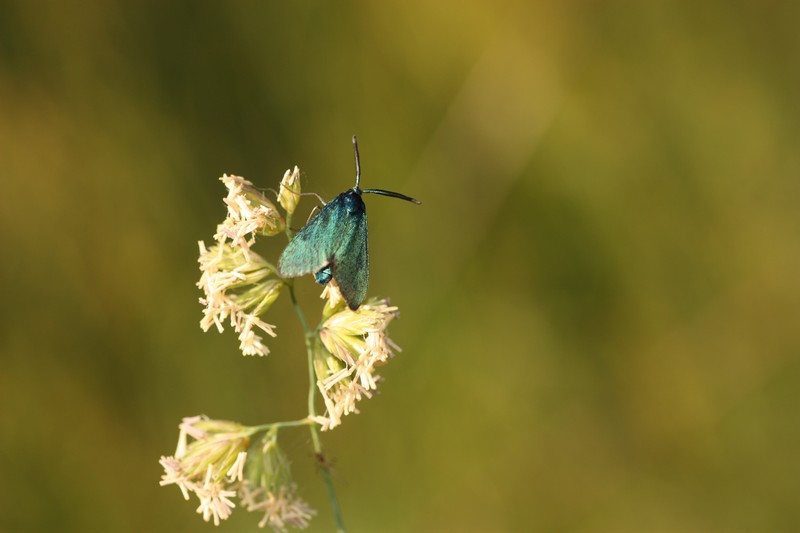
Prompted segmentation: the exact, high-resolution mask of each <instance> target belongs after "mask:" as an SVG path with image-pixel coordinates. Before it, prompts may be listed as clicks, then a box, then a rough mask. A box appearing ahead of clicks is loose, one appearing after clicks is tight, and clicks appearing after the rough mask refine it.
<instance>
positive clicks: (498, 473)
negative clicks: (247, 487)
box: [0, 0, 800, 532]
mask: <svg viewBox="0 0 800 533" xmlns="http://www.w3.org/2000/svg"><path fill="white" fill-rule="evenodd" d="M795 6H796V4H795V3H794V2H755V1H754V2H722V1H719V2H670V1H654V2H590V1H586V2H579V1H567V2H548V3H544V2H526V1H522V0H518V1H512V0H508V1H500V2H493V1H492V2H490V1H487V0H484V1H478V0H467V1H464V2H456V1H444V2H424V1H413V2H367V1H362V2H349V1H348V2H323V1H283V2H276V1H272V0H269V1H267V0H261V1H246V2H245V1H242V2H185V3H182V4H178V3H171V2H126V3H123V2H119V3H109V2H100V1H87V2H80V3H59V2H49V3H44V2H43V3H34V2H22V1H19V2H3V3H2V5H0V185H2V189H1V191H2V192H0V198H1V199H0V205H2V208H1V209H0V228H2V257H1V259H0V276H1V278H0V279H1V280H2V287H0V289H1V290H2V294H1V295H0V302H1V303H0V310H1V311H2V317H1V318H2V320H0V355H1V356H2V361H1V362H0V405H1V407H0V409H2V411H1V412H0V530H2V531H9V532H15V531H81V532H83V531H114V532H116V531H121V532H139V531H165V532H166V531H170V532H173V531H210V530H211V529H212V527H213V526H210V525H207V524H205V523H203V522H202V520H201V518H200V517H199V516H198V515H196V514H195V513H194V508H195V506H196V503H195V502H191V503H189V502H185V501H184V500H183V498H182V497H181V495H180V492H179V491H178V489H176V488H175V487H167V488H160V487H159V486H158V481H159V477H160V475H161V469H160V467H159V465H158V458H159V456H160V455H162V454H168V453H171V452H172V451H173V450H174V446H175V442H176V438H177V424H178V423H179V421H180V419H181V417H183V416H190V415H196V414H200V413H205V414H207V415H209V416H212V417H215V418H223V419H233V420H239V421H242V422H245V423H250V424H256V423H263V422H267V421H274V420H281V419H292V418H297V417H300V416H302V415H303V413H304V399H305V394H306V386H307V383H306V379H307V378H306V374H305V372H306V369H305V359H304V358H305V355H304V352H303V345H302V340H301V337H300V332H299V329H298V326H297V324H296V321H295V318H294V316H293V315H292V314H291V308H290V307H289V306H288V303H287V302H286V301H285V300H286V297H285V296H284V297H283V298H282V299H281V300H279V303H277V304H276V306H275V307H274V308H273V309H272V310H271V311H270V313H269V315H267V317H266V318H267V320H268V321H269V322H272V323H275V324H277V325H278V331H279V333H280V334H279V336H278V338H277V339H275V340H271V341H270V342H269V345H270V346H271V348H272V353H271V354H270V355H269V356H268V357H267V358H247V357H243V356H242V355H240V354H239V353H238V351H237V342H236V339H235V336H234V335H232V334H231V333H230V332H226V333H225V334H223V335H218V334H217V333H213V332H211V333H208V334H203V333H202V332H201V331H200V329H199V327H198V322H199V319H200V316H201V307H200V305H199V304H198V302H197V298H198V297H199V292H198V290H197V288H196V287H195V286H194V283H195V281H196V280H197V278H198V276H199V272H198V271H197V264H196V258H197V241H198V240H200V239H205V240H206V241H207V242H209V241H210V238H211V235H212V234H213V232H214V228H215V224H216V223H218V222H219V221H220V220H221V219H222V218H223V217H224V206H223V204H222V202H221V198H222V195H223V193H224V190H223V187H222V185H221V183H220V182H219V181H217V177H218V176H219V175H221V174H222V173H224V172H228V173H236V174H239V175H242V176H245V177H247V178H248V179H250V180H252V181H254V182H255V183H256V184H258V185H259V186H261V187H264V188H267V187H275V186H276V185H277V181H278V180H279V179H280V177H281V176H282V174H283V171H284V170H285V169H286V168H288V167H289V166H291V165H294V164H298V165H299V166H300V168H301V169H302V171H303V184H304V188H305V190H313V191H315V192H317V193H320V194H321V195H323V197H325V198H326V199H329V198H331V197H333V196H334V195H335V194H337V193H339V192H341V191H342V190H344V189H345V188H348V187H351V186H352V184H353V164H352V152H351V144H350V136H351V135H353V134H354V133H357V134H358V135H359V138H360V146H361V154H362V164H363V171H364V172H363V174H364V175H363V182H362V184H363V186H365V187H381V188H386V189H391V190H397V191H400V192H403V193H406V194H410V195H413V196H416V197H419V198H420V199H422V200H423V202H424V205H422V206H419V207H418V206H413V205H411V204H406V203H403V202H398V201H396V200H391V199H386V198H380V197H376V196H368V197H366V202H367V205H368V208H369V214H370V234H371V242H370V248H371V263H372V265H371V286H370V293H371V294H374V295H388V296H391V298H392V301H393V303H396V304H397V305H398V306H399V307H400V308H401V315H402V316H401V318H400V319H399V320H398V321H396V322H395V323H394V324H393V325H392V330H391V332H392V336H393V338H394V339H395V341H396V342H397V343H398V344H400V345H401V346H402V347H403V348H404V351H403V353H402V354H401V355H399V356H398V357H397V358H395V359H394V360H393V361H392V363H391V364H390V365H389V366H388V367H386V368H385V369H383V372H382V374H383V375H384V377H385V381H384V383H383V384H382V386H381V389H380V391H381V393H380V395H378V396H377V397H376V398H374V399H372V400H370V401H368V402H365V403H363V404H362V413H361V414H360V415H358V416H352V417H350V418H348V419H346V421H345V424H344V425H343V426H342V427H341V428H339V429H337V430H336V431H334V432H333V433H331V434H327V435H325V443H326V445H327V446H328V449H329V452H330V455H331V457H332V458H333V460H334V461H335V469H336V473H335V480H336V486H337V489H338V492H339V496H340V499H341V503H342V507H343V512H344V516H345V520H346V523H347V524H348V525H349V527H350V529H351V531H355V532H376V531H388V532H410V531H424V532H438V531H476V532H478V531H480V532H485V531H570V532H573V531H574V532H583V531H586V532H642V531H648V532H695V531H696V532H706V531H726V532H728V531H742V532H750V531H800V481H799V480H798V478H800V358H799V357H798V356H800V333H798V331H800V324H798V312H800V281H798V273H799V272H798V270H799V269H798V265H800V213H799V212H798V203H800V59H799V58H800V37H798V23H799V22H800V9H798V8H797V7H795ZM313 203H314V201H313V200H312V199H306V200H304V203H303V207H302V208H301V212H302V214H301V215H300V216H302V217H305V216H307V213H308V210H309V209H310V207H311V205H312V204H313ZM283 242H284V241H282V240H281V239H275V240H274V241H272V242H270V243H268V244H267V245H266V246H265V248H263V249H262V251H263V252H264V253H265V254H266V255H268V256H270V257H271V258H273V259H274V258H275V257H277V254H278V253H279V252H280V249H281V248H280V246H282V244H283ZM299 284H300V287H301V289H300V292H301V295H302V298H303V302H304V305H305V306H306V308H307V310H308V313H309V314H310V315H312V316H313V315H315V314H316V313H318V308H319V305H320V304H319V300H317V299H316V296H317V294H318V292H319V288H318V287H316V286H315V285H314V284H313V282H312V279H311V278H310V277H307V278H306V279H303V280H301V281H300V283H299ZM284 446H285V449H286V451H287V452H288V453H289V454H290V456H291V457H292V459H293V464H294V469H295V475H296V478H297V481H298V483H299V485H300V488H301V492H302V494H303V495H304V496H305V497H306V499H308V500H309V501H310V502H311V504H312V505H313V506H315V507H316V508H317V509H319V511H320V512H319V516H318V517H317V518H316V519H315V521H314V523H313V526H312V528H311V530H312V531H330V530H331V529H332V519H331V514H330V509H329V507H328V506H327V502H326V498H325V495H324V489H323V486H322V483H321V479H320V475H319V473H318V472H317V471H316V470H315V467H314V465H313V457H312V455H311V452H310V451H309V450H310V447H309V438H308V435H307V433H306V432H305V431H297V432H294V433H292V432H288V433H286V438H285V440H284ZM258 519H259V517H258V516H255V515H249V514H248V513H245V512H243V511H239V510H238V509H237V512H236V513H234V516H233V517H232V518H231V519H230V520H229V521H228V522H227V523H225V524H223V525H222V526H221V527H220V529H219V530H220V531H255V530H256V527H255V525H256V523H257V521H258Z"/></svg>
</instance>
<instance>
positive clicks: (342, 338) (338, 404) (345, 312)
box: [313, 282, 399, 431]
mask: <svg viewBox="0 0 800 533" xmlns="http://www.w3.org/2000/svg"><path fill="white" fill-rule="evenodd" d="M323 297H328V299H329V301H328V305H327V306H326V313H325V315H326V316H327V318H326V319H325V320H324V322H323V323H322V326H321V328H320V331H319V338H320V341H321V346H320V345H319V344H318V345H317V346H316V349H315V353H314V363H315V368H316V371H317V388H318V389H319V391H320V393H321V394H322V398H323V400H324V402H325V409H326V412H325V415H324V416H315V417H314V418H313V419H314V421H315V422H317V423H318V424H320V426H321V429H322V430H323V431H326V430H329V429H333V428H335V427H336V426H338V425H339V424H341V423H342V417H343V416H346V415H348V414H350V413H358V408H357V407H356V404H357V402H359V401H360V400H361V399H363V398H371V397H372V394H373V392H374V391H375V390H376V389H377V387H378V381H379V380H380V376H378V375H377V374H376V373H375V370H376V368H377V367H379V366H382V365H384V364H386V363H387V362H388V360H389V358H390V357H392V356H393V355H394V353H393V351H392V348H394V349H395V350H398V351H399V348H398V347H397V346H396V345H395V344H393V343H392V342H391V340H390V339H389V338H388V337H387V336H386V328H387V326H388V325H389V323H390V322H391V321H392V320H393V319H394V318H395V317H396V316H397V307H394V306H391V305H389V303H388V300H385V299H383V300H379V299H371V300H369V301H367V303H365V304H364V305H362V306H361V307H359V308H358V309H357V310H355V311H351V310H350V309H349V308H347V306H346V305H344V303H343V301H342V298H341V294H340V293H339V289H338V288H337V287H336V285H335V283H333V282H331V283H330V284H328V285H327V286H326V288H325V291H324V292H323Z"/></svg>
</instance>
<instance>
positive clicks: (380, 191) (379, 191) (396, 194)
mask: <svg viewBox="0 0 800 533" xmlns="http://www.w3.org/2000/svg"><path fill="white" fill-rule="evenodd" d="M361 192H362V193H363V192H369V193H372V194H380V195H382V196H391V197H392V198H400V199H401V200H405V201H406V202H411V203H412V204H417V205H420V204H422V202H420V201H419V200H417V199H416V198H411V197H410V196H406V195H405V194H400V193H399V192H394V191H384V190H383V189H364V190H363V191H361Z"/></svg>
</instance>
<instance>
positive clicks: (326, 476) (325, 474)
mask: <svg viewBox="0 0 800 533" xmlns="http://www.w3.org/2000/svg"><path fill="white" fill-rule="evenodd" d="M287 222H288V221H287ZM287 286H288V287H289V295H290V296H291V298H292V306H293V307H294V312H295V313H296V314H297V318H298V320H299V321H300V325H301V326H302V328H303V336H304V337H305V342H306V353H307V354H308V416H309V419H310V418H311V417H313V416H315V415H316V414H317V413H316V406H315V401H314V400H315V399H316V392H317V376H316V371H315V370H314V347H313V344H312V339H313V336H314V332H312V331H310V330H309V328H308V322H306V317H305V315H304V314H303V310H302V309H300V305H299V304H298V303H297V298H296V297H295V294H294V282H293V281H290V282H287ZM308 429H309V431H311V442H312V443H313V445H314V454H315V455H316V456H317V457H319V456H321V455H322V441H321V440H320V438H319V429H318V428H317V424H316V423H312V424H310V425H309V426H308ZM320 469H321V470H322V480H323V481H324V483H325V489H326V490H327V492H328V500H330V502H331V508H332V509H333V517H334V519H335V520H336V529H337V531H338V532H339V533H345V532H346V531H347V530H346V529H345V527H344V520H343V519H342V511H341V509H340V508H339V500H338V499H337V498H336V491H335V490H334V488H333V480H332V479H331V472H330V468H329V467H328V465H326V464H324V463H321V464H320Z"/></svg>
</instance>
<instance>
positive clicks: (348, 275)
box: [278, 135, 422, 311]
mask: <svg viewBox="0 0 800 533" xmlns="http://www.w3.org/2000/svg"><path fill="white" fill-rule="evenodd" d="M353 150H354V151H355V158H356V186H355V187H353V188H352V189H348V190H346V191H345V192H343V193H341V194H340V195H339V196H337V197H336V198H334V199H333V200H331V201H330V202H328V203H327V204H325V205H324V206H323V207H322V209H321V210H320V212H319V213H318V214H317V215H316V216H315V217H314V218H312V219H311V220H310V221H309V222H308V223H307V224H306V225H305V226H303V228H302V229H301V230H300V231H298V232H297V234H296V235H295V236H294V238H293V239H292V240H291V241H289V244H288V245H286V248H285V249H284V250H283V253H282V254H281V257H280V259H279V260H278V273H279V274H280V275H281V277H284V278H295V277H298V276H304V275H306V274H311V273H312V272H313V273H314V279H315V280H316V282H317V283H319V284H320V285H325V284H327V283H328V282H329V281H330V280H331V279H334V280H336V283H337V285H339V290H340V291H341V293H342V296H343V297H344V299H345V301H346V302H347V305H348V307H350V309H352V310H353V311H355V310H356V309H358V308H359V306H360V305H361V304H362V302H363V301H364V298H366V296H367V286H368V285H369V250H368V245H367V207H366V206H365V205H364V200H362V199H361V195H362V194H364V193H371V194H380V195H383V196H391V197H392V198H399V199H401V200H406V201H407V202H412V203H415V204H421V203H422V202H420V201H419V200H417V199H415V198H411V197H410V196H406V195H404V194H400V193H399V192H392V191H385V190H383V189H361V188H360V187H359V185H360V183H361V161H360V158H359V155H358V141H357V139H356V137H355V135H354V136H353Z"/></svg>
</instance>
